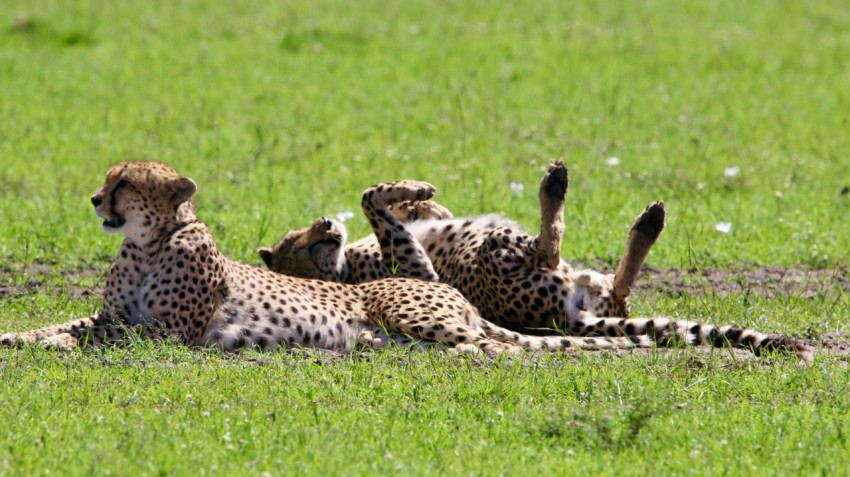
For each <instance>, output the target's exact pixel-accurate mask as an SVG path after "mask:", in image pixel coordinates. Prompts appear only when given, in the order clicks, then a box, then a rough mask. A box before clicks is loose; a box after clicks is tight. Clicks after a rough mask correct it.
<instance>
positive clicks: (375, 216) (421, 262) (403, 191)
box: [361, 180, 439, 281]
mask: <svg viewBox="0 0 850 477" xmlns="http://www.w3.org/2000/svg"><path fill="white" fill-rule="evenodd" d="M435 192H436V189H435V188H434V186H432V185H431V184H428V183H427V182H420V181H413V180H402V181H397V182H387V183H383V184H379V185H376V186H372V187H370V188H368V189H366V190H365V191H364V192H363V200H362V201H361V206H362V208H363V212H364V213H365V214H366V217H367V218H368V219H369V222H370V224H371V225H372V231H373V232H374V233H375V237H376V238H377V239H378V243H379V244H380V246H381V255H382V258H383V261H384V265H385V266H386V267H387V268H388V269H389V271H390V273H391V274H393V275H397V276H402V277H409V278H418V279H420V280H428V281H439V276H438V275H437V272H436V271H434V265H433V264H432V263H431V260H430V259H429V258H428V254H426V253H425V250H424V249H423V248H422V245H421V244H420V243H419V241H418V240H416V238H415V237H413V235H412V234H411V233H410V232H409V231H408V230H407V229H406V228H405V226H404V224H403V223H402V222H401V221H400V220H399V219H398V218H397V217H396V216H395V215H394V214H393V212H392V211H391V210H390V205H391V204H395V203H398V202H401V201H425V200H428V199H430V198H431V197H433V196H434V193H435Z"/></svg>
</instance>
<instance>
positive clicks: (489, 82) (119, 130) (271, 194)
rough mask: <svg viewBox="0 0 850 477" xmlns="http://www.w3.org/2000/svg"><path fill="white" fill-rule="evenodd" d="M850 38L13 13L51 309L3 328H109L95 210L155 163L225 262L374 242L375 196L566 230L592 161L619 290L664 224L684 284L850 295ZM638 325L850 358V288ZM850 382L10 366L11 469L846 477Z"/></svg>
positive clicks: (530, 16)
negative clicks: (305, 242)
mask: <svg viewBox="0 0 850 477" xmlns="http://www.w3.org/2000/svg"><path fill="white" fill-rule="evenodd" d="M849 30H850V11H848V10H847V9H846V8H845V5H844V2H840V1H837V0H836V1H814V2H766V1H765V2H763V1H757V2H733V1H718V2H693V1H687V2H681V1H661V0H650V1H645V2H624V1H615V2H559V1H535V2H530V1H528V2H526V1H518V2H483V1H478V2H473V1H470V2H452V1H431V2H420V1H417V2H392V3H388V2H379V1H370V0H366V1H356V2H355V1H342V0H334V1H330V0H328V1H292V2H212V1H185V2H167V1H150V2H126V1H117V2H95V1H86V0H81V1H75V2H51V1H35V2H32V1H27V2H24V1H19V0H6V1H4V2H2V4H0V225H2V227H0V257H4V258H5V263H4V264H2V265H0V286H11V285H15V286H20V285H25V284H27V283H28V282H32V281H35V282H43V283H44V284H45V285H44V286H41V287H40V288H38V291H33V292H29V293H24V294H13V295H12V296H6V297H5V298H0V330H2V331H6V330H11V329H15V330H20V329H26V328H31V327H34V326H38V325H41V324H47V323H55V322H59V321H62V320H67V319H70V318H72V317H76V316H80V315H84V314H89V313H93V312H94V311H96V310H97V309H98V301H97V299H96V298H95V297H92V296H88V297H80V296H78V294H76V293H75V292H74V291H73V289H74V287H77V286H85V287H90V286H93V285H95V284H98V283H102V281H100V280H99V274H100V273H102V270H103V269H104V268H105V266H106V264H107V263H108V261H109V260H110V258H111V256H112V254H114V253H115V251H116V250H117V247H118V243H119V241H120V239H119V238H118V237H114V236H106V235H104V234H103V233H102V232H101V230H100V224H99V220H97V219H96V218H95V217H94V215H93V213H92V211H91V206H90V204H89V203H88V197H89V196H90V194H91V193H92V192H93V191H94V190H95V189H96V188H97V187H99V186H100V184H101V182H102V179H103V173H104V172H105V170H106V169H107V168H108V167H109V166H110V165H112V164H113V163H115V162H117V161H120V160H128V159H156V160H162V161H166V162H169V163H171V164H173V165H175V166H176V167H178V169H180V170H181V171H182V172H183V173H185V174H186V175H188V176H190V177H192V178H194V179H195V180H196V181H197V182H198V183H199V185H200V189H199V193H198V195H197V200H198V204H199V214H200V216H201V217H202V218H203V219H204V220H206V221H207V222H208V223H209V224H210V225H211V227H212V229H213V232H214V234H215V236H216V238H217V240H218V242H219V246H220V248H221V249H222V250H223V251H224V252H225V253H226V254H228V255H230V256H232V257H234V258H238V259H240V260H245V261H250V262H252V263H259V260H258V257H257V256H256V254H255V252H254V250H255V249H256V248H257V247H259V246H263V245H269V244H271V243H272V242H274V241H275V240H277V238H278V237H279V236H280V235H281V234H282V233H283V232H285V231H286V230H287V229H289V228H293V227H301V226H304V225H306V224H307V223H309V222H310V221H311V220H312V219H314V218H316V217H318V216H320V215H323V214H335V213H338V212H342V211H352V212H355V214H356V215H355V219H354V220H351V221H350V222H349V228H350V232H351V235H352V236H360V235H363V234H366V233H367V232H368V226H367V224H366V221H365V220H364V219H363V218H362V217H361V216H360V214H359V212H358V204H359V196H360V192H361V191H362V190H363V189H364V188H365V187H366V186H368V185H369V184H372V183H376V182H380V181H386V180H391V179H398V178H405V177H410V178H416V179H422V180H427V181H429V182H432V183H433V184H435V185H436V186H437V188H438V190H439V192H438V194H439V195H438V198H439V200H440V201H441V202H442V203H444V204H445V205H447V206H448V207H449V208H450V209H452V210H453V211H455V213H457V214H462V215H463V214H468V215H472V214H479V213H485V212H501V213H503V214H506V215H509V216H510V217H512V218H514V219H516V220H518V221H519V222H520V223H521V224H522V225H524V226H525V227H527V228H528V229H530V230H534V229H535V228H536V227H537V217H538V210H537V205H536V184H537V181H539V179H540V177H541V175H542V171H543V170H544V169H545V167H546V165H547V163H548V162H549V161H550V160H552V159H554V158H558V157H563V158H564V159H565V160H566V161H567V163H568V164H569V166H570V171H571V183H570V191H569V195H568V203H567V209H566V215H567V227H568V234H567V238H566V240H565V243H564V247H563V250H562V251H563V254H564V256H565V257H568V258H571V259H575V260H580V261H585V262H593V261H594V260H600V261H602V262H607V263H613V262H615V260H616V258H617V257H618V256H619V254H620V253H621V250H622V246H623V243H624V240H625V236H626V233H627V231H628V227H629V225H630V224H631V221H632V219H633V218H634V216H635V215H636V214H637V213H638V212H639V211H640V210H642V209H643V207H644V206H645V205H646V204H647V203H648V202H650V201H652V200H656V199H663V200H664V201H665V202H666V204H667V206H668V211H669V213H668V226H667V229H666V230H665V232H664V234H663V235H662V238H661V239H660V240H659V242H658V244H657V246H656V249H655V250H653V252H652V253H651V255H650V257H649V262H650V263H651V264H652V265H655V266H660V267H696V268H710V267H723V268H737V267H741V266H753V265H781V266H795V267H797V266H804V267H806V266H810V267H826V268H830V269H837V270H845V271H844V272H843V273H845V274H846V269H847V263H848V250H850V228H848V227H847V220H846V217H847V216H848V214H850V195H848V194H842V193H841V191H842V189H844V188H845V187H847V186H850V161H848V159H847V158H848V157H850V144H848V135H847V134H846V132H845V131H846V130H848V128H850V120H849V119H850V88H847V85H848V84H850V60H848V58H850V37H848V35H847V31H849ZM611 157H617V158H619V159H620V164H619V165H618V166H608V165H606V159H608V158H611ZM727 167H738V168H739V170H740V172H739V174H738V175H737V176H735V177H726V176H725V175H724V169H725V168H727ZM511 183H517V184H522V185H524V190H522V191H520V192H517V193H512V192H511V187H510V185H511ZM718 222H731V223H732V231H731V233H728V234H722V233H720V232H718V231H716V230H715V226H716V224H717V223H718ZM92 270H93V271H94V272H92ZM30 284H32V283H30ZM634 307H635V308H636V309H635V311H636V312H638V313H640V314H647V315H654V314H672V315H676V316H683V317H690V318H697V319H701V320H707V321H716V322H733V321H734V322H737V323H740V324H743V325H748V326H753V327H757V328H759V329H764V330H778V331H782V332H785V333H792V334H796V335H803V336H814V335H816V334H818V333H820V332H824V331H841V332H847V331H848V327H847V311H846V310H847V309H848V299H847V296H846V293H843V292H840V291H839V292H838V293H837V294H836V293H832V294H827V295H823V296H816V297H814V298H802V297H797V296H793V295H791V296H781V297H779V298H777V299H761V298H757V297H747V296H729V297H718V296H713V295H707V296H698V297H688V296H686V297H675V296H667V295H665V294H648V295H644V296H637V297H635V303H634ZM249 358H250V359H249ZM316 361H318V362H319V364H317V363H316ZM848 380H850V378H848V370H847V367H846V363H842V362H840V361H838V360H837V359H835V358H832V357H829V356H822V357H820V358H818V360H817V361H816V362H815V363H814V364H813V365H811V366H808V367H801V366H799V364H798V363H797V362H796V361H794V360H785V359H778V360H757V361H745V362H741V361H736V360H733V359H731V358H729V357H728V356H726V354H724V353H723V352H719V353H715V354H711V355H705V354H701V353H692V352H688V351H685V352H682V353H675V354H673V355H671V356H666V355H665V356H662V355H650V356H642V355H641V356H637V355H635V356H626V357H619V358H618V357H610V356H604V355H603V356H597V355H590V356H579V357H567V358H551V359H550V358H545V359H542V360H540V361H539V362H538V363H536V364H525V365H522V364H521V363H495V364H493V363H480V362H476V361H474V360H470V359H465V358H461V359H458V358H450V357H446V356H444V355H443V354H441V353H437V352H429V353H421V354H414V355H410V356H408V355H407V354H406V353H404V352H398V351H396V352H387V353H374V354H368V353H367V354H356V355H354V356H350V357H344V358H328V357H325V356H323V355H313V354H309V355H307V356H305V355H303V354H295V355H290V354H287V353H269V354H266V355H256V356H254V355H251V356H249V357H245V356H243V357H236V358H234V357H224V356H220V355H217V354H208V353H205V352H200V351H197V350H186V349H183V348H181V347H178V346H146V345H143V344H139V345H137V346H134V347H131V348H129V349H126V350H110V351H104V352H98V353H89V354H81V355H78V354H70V355H60V356H55V355H53V354H51V353H45V352H41V351H36V350H0V383H2V384H0V402H3V403H4V404H5V406H3V411H0V412H3V413H5V415H3V416H2V420H0V422H2V423H3V424H0V474H8V475H31V474H38V473H46V472H48V471H49V472H50V473H52V474H56V473H60V474H89V473H90V470H91V471H94V472H95V473H102V474H117V475H125V474H136V473H144V474H148V475H150V474H190V475H195V474H198V473H202V474H205V475H206V474H212V473H220V474H221V473H231V472H236V471H239V472H249V473H256V474H259V473H262V472H266V471H267V472H269V473H270V474H273V475H275V474H281V473H288V474H301V473H313V474H323V473H337V474H366V473H370V474H376V473H384V474H386V473H391V472H397V473H405V474H428V473H431V474H446V473H451V474H488V475H491V474H499V473H505V474H509V473H521V472H522V471H521V469H523V468H525V467H528V468H530V469H531V470H530V471H529V472H528V473H529V474H531V473H532V472H534V471H537V472H539V473H547V474H548V473H557V474H574V473H575V472H577V471H578V470H577V469H581V471H582V472H589V473H615V472H616V473H623V474H641V473H650V472H651V473H663V474H671V473H675V474H687V473H695V474H719V473H723V472H726V473H734V474H738V473H744V474H760V475H761V474H771V473H776V474H782V473H812V474H814V473H824V474H835V473H837V472H838V471H840V470H842V469H846V468H847V467H848V465H850V458H848V457H847V456H848V455H850V449H848V447H850V446H848V444H847V440H846V435H845V433H846V432H847V428H848V425H850V418H848V415H850V413H848V395H850V392H848V389H847V382H848ZM189 395H191V397H190V396H189ZM225 436H227V437H225Z"/></svg>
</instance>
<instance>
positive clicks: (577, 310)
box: [261, 161, 810, 357]
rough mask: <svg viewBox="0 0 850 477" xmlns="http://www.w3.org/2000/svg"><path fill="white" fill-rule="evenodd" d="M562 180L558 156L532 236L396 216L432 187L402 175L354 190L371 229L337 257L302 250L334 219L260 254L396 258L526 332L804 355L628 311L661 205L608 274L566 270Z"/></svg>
mask: <svg viewBox="0 0 850 477" xmlns="http://www.w3.org/2000/svg"><path fill="white" fill-rule="evenodd" d="M567 184H568V173H567V167H566V166H565V165H564V164H563V162H560V161H558V162H555V163H553V164H552V165H551V166H550V167H549V169H548V171H547V173H546V175H545V176H544V177H543V180H542V181H541V183H540V190H539V201H540V207H541V216H542V220H541V227H540V233H539V234H538V235H537V236H531V235H529V234H527V233H525V232H523V231H522V230H521V229H520V228H519V226H517V225H516V224H515V223H513V222H511V221H509V220H506V219H504V218H501V217H498V216H485V217H477V218H470V219H463V218H461V219H444V218H435V219H425V220H414V221H410V222H408V223H406V224H405V223H404V221H403V220H399V219H398V217H395V216H394V214H392V211H391V210H390V209H389V205H390V204H393V203H394V202H393V201H395V200H415V199H416V198H418V197H420V196H422V197H425V198H427V199H430V198H431V197H432V196H433V194H434V188H433V186H431V185H430V184H427V183H423V182H417V181H409V180H408V181H399V182H394V183H387V184H382V185H379V186H375V187H371V188H369V189H367V190H366V191H365V192H364V194H363V201H362V206H363V210H364V212H365V214H366V216H367V217H368V218H369V220H370V223H371V225H372V228H373V230H374V236H368V237H365V238H363V239H361V240H359V241H357V242H355V243H353V244H351V245H348V246H345V241H344V240H340V241H335V242H334V243H333V247H331V248H330V249H329V250H327V251H326V253H328V254H330V255H334V256H338V257H340V259H339V260H338V261H336V262H334V263H333V266H327V264H326V265H320V264H317V261H316V259H315V256H314V255H313V254H311V253H305V252H304V251H305V250H309V248H310V247H311V244H313V243H315V241H316V240H317V239H318V237H321V236H323V235H328V234H331V235H334V236H337V237H344V236H345V229H344V227H343V226H342V225H341V224H338V223H335V222H333V221H327V222H323V223H322V226H321V227H317V225H316V224H314V225H313V226H312V227H308V228H306V229H301V230H296V231H292V232H290V233H288V234H287V235H286V237H285V239H284V241H282V242H281V243H283V242H286V241H287V240H288V241H298V240H301V243H302V245H303V247H302V248H300V249H295V248H284V247H281V244H280V243H279V244H278V245H276V246H275V247H274V248H273V249H264V251H263V252H262V253H261V255H262V256H263V259H264V260H265V262H266V264H267V265H268V266H269V267H270V269H272V270H274V271H278V272H281V273H285V274H289V275H295V276H302V277H318V276H320V277H321V278H322V279H325V280H334V281H339V282H346V283H363V282H367V281H369V280H376V279H380V278H383V277H387V276H391V274H392V270H390V268H388V267H387V264H388V263H396V264H402V265H403V266H402V267H398V270H396V272H397V274H398V275H399V276H411V277H417V278H420V279H426V280H436V279H437V278H438V277H439V279H441V280H442V281H444V282H445V283H448V284H450V285H452V286H453V287H455V288H457V289H458V290H459V291H460V292H461V293H462V294H463V295H464V296H465V297H466V298H467V299H468V300H469V301H470V302H471V303H472V304H473V305H475V306H476V307H477V308H478V309H479V310H480V311H481V313H482V315H483V316H484V317H486V318H487V319H488V320H490V321H492V322H494V323H496V324H498V325H500V326H503V327H506V328H509V329H513V330H517V331H522V332H526V333H535V334H544V333H548V334H551V333H552V332H553V331H555V329H557V330H560V331H561V332H565V333H567V334H570V335H573V336H618V337H621V336H636V335H640V336H646V337H648V338H650V339H652V340H653V341H655V342H656V343H657V344H659V345H667V344H669V343H673V342H680V343H685V344H711V345H715V346H723V345H724V344H727V343H728V344H731V345H733V346H737V347H742V348H747V349H752V350H753V351H755V352H756V353H757V354H758V353H761V352H762V351H764V350H768V349H779V350H784V351H789V352H796V353H798V354H800V355H802V356H804V357H808V356H809V355H810V350H809V349H808V347H807V346H806V345H805V344H804V343H802V342H800V341H797V340H794V339H791V338H785V337H782V336H777V335H768V334H764V333H759V332H757V331H754V330H749V329H744V328H739V327H734V326H715V325H710V324H702V323H696V322H691V321H685V320H673V319H668V318H629V315H630V313H629V301H628V299H629V295H630V294H631V289H632V287H633V285H634V283H635V281H636V279H637V276H638V273H639V271H640V267H641V265H642V263H643V262H644V260H645V258H646V256H647V254H648V253H649V250H650V249H651V248H652V245H653V244H654V243H655V241H656V239H657V238H658V236H659V235H660V234H661V231H662V230H663V228H664V219H665V208H664V204H663V203H661V202H654V203H652V204H650V205H649V206H648V207H647V208H646V209H645V210H644V211H643V213H641V214H640V215H639V216H638V218H637V219H636V220H635V222H634V224H633V225H632V227H631V230H630V233H629V239H628V242H627V244H626V248H625V252H624V254H623V257H622V258H621V260H620V263H619V265H618V267H617V270H616V271H615V273H613V274H604V273H600V272H597V271H593V270H574V269H573V268H572V267H571V266H570V265H569V264H568V263H567V262H566V261H564V260H563V259H561V257H560V248H561V240H562V237H563V233H564V221H563V207H564V198H565V196H566V191H567ZM319 229H320V230H319ZM308 237H312V240H311V239H310V238H308ZM318 240H321V239H318ZM343 247H344V248H343ZM341 249H342V250H344V252H340V250H341ZM422 250H424V253H422ZM343 253H344V259H342V257H343ZM295 254H300V258H301V260H300V261H298V262H296V261H294V260H291V259H290V256H291V255H295ZM327 263H329V262H327ZM432 270H433V273H431V271H432Z"/></svg>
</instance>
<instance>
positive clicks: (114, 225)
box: [103, 215, 127, 229]
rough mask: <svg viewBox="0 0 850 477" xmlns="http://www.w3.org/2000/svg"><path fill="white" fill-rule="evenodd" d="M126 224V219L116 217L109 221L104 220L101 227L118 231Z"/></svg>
mask: <svg viewBox="0 0 850 477" xmlns="http://www.w3.org/2000/svg"><path fill="white" fill-rule="evenodd" d="M126 223H127V219H125V218H124V217H121V216H120V215H116V216H115V217H113V218H111V219H109V220H104V221H103V226H104V227H108V228H110V229H119V228H121V227H123V226H124V224H126Z"/></svg>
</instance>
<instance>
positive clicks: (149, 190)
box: [91, 161, 197, 244]
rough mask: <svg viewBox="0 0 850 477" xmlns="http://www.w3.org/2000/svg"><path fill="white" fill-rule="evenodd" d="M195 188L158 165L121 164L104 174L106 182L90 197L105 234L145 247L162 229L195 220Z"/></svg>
mask: <svg viewBox="0 0 850 477" xmlns="http://www.w3.org/2000/svg"><path fill="white" fill-rule="evenodd" d="M196 190H197V185H195V182H194V181H193V180H192V179H189V178H188V177H182V176H181V175H180V174H179V173H178V172H177V170H176V169H174V168H173V167H171V166H169V165H167V164H163V163H159V162H142V161H140V162H123V163H120V164H118V165H116V166H113V167H112V168H110V169H109V170H108V171H107V172H106V182H105V183H104V184H103V186H101V187H100V189H98V190H97V191H95V193H94V195H92V197H91V203H92V205H93V206H94V211H95V214H97V215H98V216H99V217H100V218H102V219H103V230H104V231H105V232H106V233H121V234H123V235H124V236H125V237H126V238H127V239H129V240H130V241H132V242H134V243H138V244H144V243H146V242H148V241H150V240H152V239H154V238H156V236H157V233H158V232H159V231H161V230H162V229H163V228H164V227H167V226H169V225H173V224H176V223H182V222H185V221H187V220H191V219H193V218H194V204H193V202H192V195H193V194H194V193H195V191H196Z"/></svg>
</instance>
